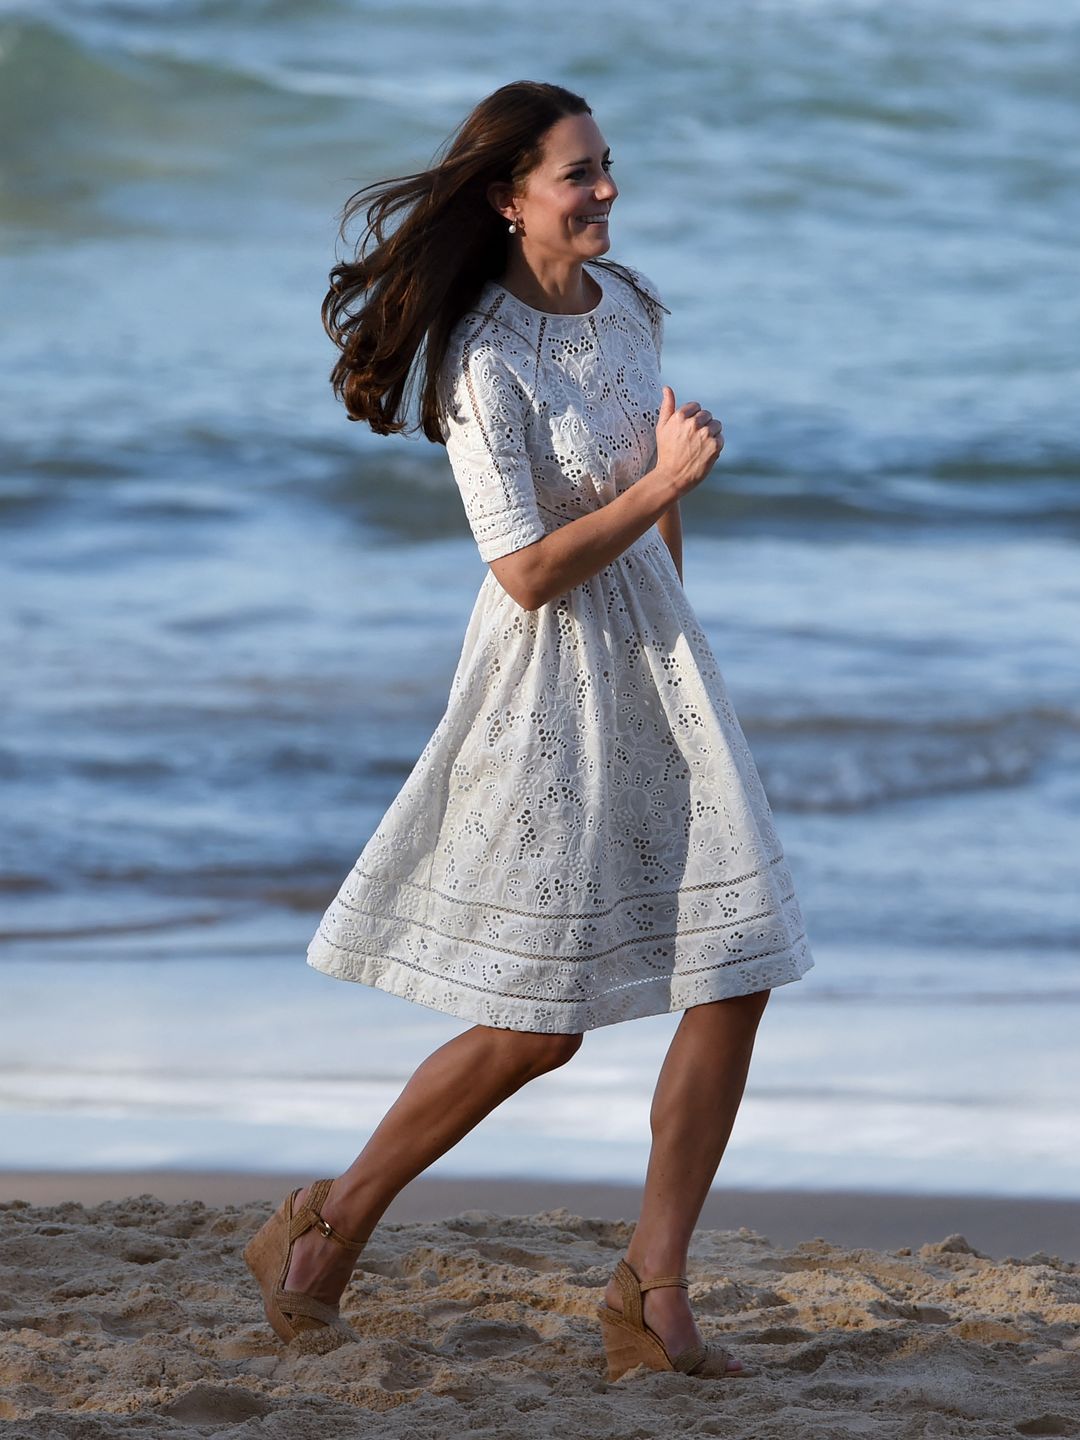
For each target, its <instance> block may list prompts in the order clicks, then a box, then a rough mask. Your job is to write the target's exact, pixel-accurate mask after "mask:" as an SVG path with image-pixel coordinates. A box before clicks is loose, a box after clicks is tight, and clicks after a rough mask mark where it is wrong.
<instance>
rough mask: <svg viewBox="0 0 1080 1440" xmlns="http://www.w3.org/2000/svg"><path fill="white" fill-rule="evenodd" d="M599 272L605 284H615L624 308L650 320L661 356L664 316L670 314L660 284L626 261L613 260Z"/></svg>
mask: <svg viewBox="0 0 1080 1440" xmlns="http://www.w3.org/2000/svg"><path fill="white" fill-rule="evenodd" d="M597 269H598V270H599V271H600V273H601V277H602V278H601V284H608V285H612V284H613V285H614V287H615V294H616V297H617V299H618V301H619V303H620V304H621V305H622V306H623V308H624V309H626V310H629V311H630V313H631V314H632V315H635V316H637V317H638V318H639V319H641V318H644V319H645V320H647V321H648V324H649V329H650V330H651V331H652V336H653V341H654V343H655V345H656V353H657V355H658V356H659V354H660V347H661V345H662V344H663V338H664V316H665V315H666V314H667V313H669V312H668V309H667V306H666V305H665V304H664V302H663V300H662V299H661V296H660V289H659V287H658V286H657V284H656V282H655V281H654V280H652V279H651V278H650V277H649V276H648V275H646V274H645V272H644V271H643V270H638V269H637V268H636V267H635V266H633V265H627V264H625V263H623V262H622V261H619V262H615V261H611V262H608V263H607V264H604V265H602V266H598V267H597Z"/></svg>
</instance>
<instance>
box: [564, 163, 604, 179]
mask: <svg viewBox="0 0 1080 1440" xmlns="http://www.w3.org/2000/svg"><path fill="white" fill-rule="evenodd" d="M614 164H615V161H614V160H605V161H604V169H605V170H610V169H611V167H612V165H614ZM584 174H585V171H584V170H572V171H571V172H570V174H569V175H568V176H567V177H566V178H567V179H568V180H580V179H581V177H582V175H584Z"/></svg>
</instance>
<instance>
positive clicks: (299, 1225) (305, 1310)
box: [244, 1180, 365, 1344]
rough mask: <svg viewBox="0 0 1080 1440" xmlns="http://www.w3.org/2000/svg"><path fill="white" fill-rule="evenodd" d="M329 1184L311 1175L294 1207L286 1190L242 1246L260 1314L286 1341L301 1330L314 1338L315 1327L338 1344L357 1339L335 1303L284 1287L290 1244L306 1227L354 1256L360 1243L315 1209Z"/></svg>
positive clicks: (293, 1194)
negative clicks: (259, 1299)
mask: <svg viewBox="0 0 1080 1440" xmlns="http://www.w3.org/2000/svg"><path fill="white" fill-rule="evenodd" d="M333 1183H334V1182H333V1181H332V1180H316V1181H315V1182H314V1183H313V1184H312V1186H311V1189H310V1190H309V1191H308V1194H307V1199H306V1200H305V1201H304V1203H303V1205H301V1206H300V1207H299V1209H297V1208H296V1197H297V1196H298V1195H299V1194H300V1191H299V1190H293V1191H292V1192H291V1193H290V1194H288V1195H286V1197H285V1199H284V1200H283V1201H282V1202H281V1205H280V1206H279V1207H278V1209H277V1210H275V1211H274V1213H273V1215H271V1216H270V1219H269V1220H267V1222H266V1224H265V1225H264V1226H263V1227H262V1229H260V1230H258V1231H256V1233H255V1234H254V1235H253V1236H252V1238H251V1239H250V1240H249V1241H248V1243H247V1245H246V1246H245V1247H244V1263H245V1264H246V1265H247V1267H248V1269H249V1270H250V1271H251V1273H252V1275H254V1277H255V1279H256V1280H257V1281H258V1284H259V1289H260V1291H261V1292H262V1298H263V1307H264V1309H265V1310H266V1318H267V1320H269V1322H270V1326H271V1329H272V1330H273V1332H274V1334H275V1335H277V1336H278V1338H279V1339H281V1340H284V1341H286V1342H288V1341H290V1340H296V1339H297V1338H299V1337H300V1336H301V1335H303V1336H304V1337H305V1338H309V1337H310V1338H318V1334H319V1332H323V1334H324V1335H325V1337H326V1339H327V1340H330V1339H331V1338H332V1339H333V1340H334V1341H336V1342H337V1343H339V1344H340V1343H345V1342H347V1341H350V1340H356V1339H357V1338H358V1337H357V1335H356V1332H355V1331H354V1330H353V1329H352V1327H351V1326H350V1325H347V1324H346V1322H345V1321H344V1320H343V1319H342V1317H341V1312H340V1310H339V1308H338V1306H337V1305H327V1304H325V1303H324V1302H323V1301H322V1300H316V1299H315V1297H314V1296H313V1295H305V1294H303V1293H302V1292H301V1291H299V1290H286V1289H285V1288H284V1286H285V1277H286V1276H287V1275H288V1273H289V1261H290V1259H291V1258H292V1249H293V1244H294V1242H295V1241H296V1239H297V1238H298V1236H300V1235H303V1234H304V1232H305V1231H306V1230H311V1229H316V1230H318V1231H319V1233H320V1234H321V1235H325V1236H326V1238H327V1239H328V1240H336V1241H337V1243H338V1244H339V1245H343V1246H344V1247H345V1249H346V1250H351V1251H352V1253H353V1254H354V1255H359V1254H360V1252H361V1250H363V1248H364V1243H365V1242H363V1241H357V1240H349V1239H347V1238H346V1237H345V1236H344V1235H342V1234H340V1233H339V1232H338V1231H337V1230H335V1229H334V1227H333V1226H332V1225H331V1224H330V1222H329V1221H328V1220H324V1219H323V1217H322V1215H321V1214H320V1213H319V1212H320V1210H321V1208H322V1206H323V1205H324V1204H325V1203H326V1197H327V1196H328V1195H329V1194H330V1186H331V1185H332V1184H333Z"/></svg>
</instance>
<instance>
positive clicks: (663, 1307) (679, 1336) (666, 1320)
mask: <svg viewBox="0 0 1080 1440" xmlns="http://www.w3.org/2000/svg"><path fill="white" fill-rule="evenodd" d="M634 1269H635V1270H636V1269H637V1267H636V1266H635V1267H634ZM652 1273H653V1274H654V1275H655V1274H656V1273H657V1272H656V1271H655V1270H654V1271H653V1272H652ZM640 1278H641V1279H643V1280H647V1279H648V1278H649V1277H648V1272H646V1273H645V1274H644V1275H642V1276H641V1277H640ZM604 1303H605V1305H609V1306H610V1307H611V1309H612V1310H617V1311H618V1312H619V1314H620V1315H621V1314H622V1308H623V1307H622V1290H621V1289H620V1288H619V1282H618V1281H617V1280H616V1279H615V1278H614V1277H612V1278H611V1279H610V1280H609V1281H608V1286H607V1289H606V1290H605V1291H604ZM641 1313H642V1318H643V1319H644V1321H645V1324H646V1325H648V1327H649V1328H650V1330H654V1331H655V1332H656V1334H657V1335H659V1337H660V1339H661V1340H662V1341H663V1343H664V1349H665V1350H666V1351H667V1352H668V1354H669V1355H671V1356H675V1355H679V1354H681V1352H682V1351H684V1350H688V1349H689V1348H690V1346H691V1345H701V1344H703V1343H704V1341H703V1338H702V1334H701V1331H700V1330H699V1329H698V1327H697V1325H696V1324H695V1322H694V1312H693V1311H692V1310H691V1309H690V1298H689V1296H688V1295H687V1293H686V1291H685V1290H684V1289H683V1288H682V1286H681V1285H663V1286H658V1287H657V1289H655V1290H646V1291H645V1293H644V1295H642V1297H641ZM727 1368H728V1369H729V1370H730V1371H731V1372H733V1373H737V1372H738V1371H740V1370H741V1369H742V1368H743V1367H742V1361H741V1360H736V1359H734V1358H732V1359H731V1360H730V1361H729V1362H728V1367H727Z"/></svg>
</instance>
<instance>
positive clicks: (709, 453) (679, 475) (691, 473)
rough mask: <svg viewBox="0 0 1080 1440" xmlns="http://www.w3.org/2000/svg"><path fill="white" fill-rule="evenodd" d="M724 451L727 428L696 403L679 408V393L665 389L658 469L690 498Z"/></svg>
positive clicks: (659, 424) (658, 432)
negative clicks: (677, 396)
mask: <svg viewBox="0 0 1080 1440" xmlns="http://www.w3.org/2000/svg"><path fill="white" fill-rule="evenodd" d="M723 448H724V427H723V425H722V424H721V423H720V421H719V420H714V419H713V417H712V414H711V413H710V412H709V411H708V410H703V409H702V407H701V406H700V405H699V404H698V403H697V401H696V400H686V401H684V402H683V404H682V405H680V406H679V407H678V409H676V408H675V391H674V390H672V388H671V386H670V385H665V386H664V398H663V399H662V400H661V402H660V419H659V420H658V421H657V423H656V468H657V470H661V471H663V473H664V475H665V476H666V477H667V478H668V479H669V480H670V481H671V482H672V484H673V485H674V486H675V490H676V494H677V495H686V494H687V493H688V492H689V491H691V490H693V489H694V487H695V486H696V485H700V484H701V482H702V480H704V479H705V476H706V475H707V474H708V473H709V471H710V470H711V469H712V467H713V466H714V465H715V464H716V461H717V458H718V456H719V454H720V451H721V450H722V449H723Z"/></svg>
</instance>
